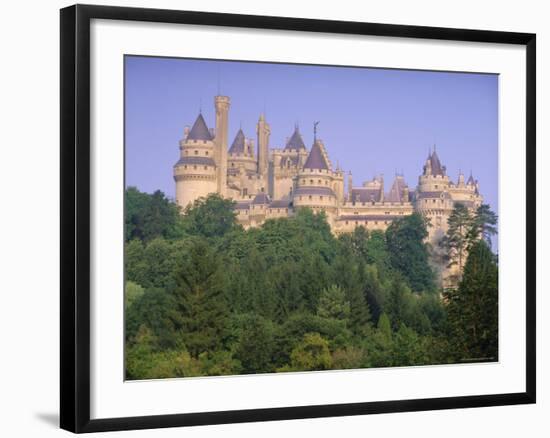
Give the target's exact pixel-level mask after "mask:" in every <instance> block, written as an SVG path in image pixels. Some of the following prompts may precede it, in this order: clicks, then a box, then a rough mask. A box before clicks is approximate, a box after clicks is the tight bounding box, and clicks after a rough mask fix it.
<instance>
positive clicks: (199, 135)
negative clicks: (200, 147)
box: [186, 114, 212, 140]
mask: <svg viewBox="0 0 550 438" xmlns="http://www.w3.org/2000/svg"><path fill="white" fill-rule="evenodd" d="M186 140H212V135H210V130H209V129H208V126H206V122H205V121H204V117H203V116H202V114H199V116H198V117H197V120H195V123H194V124H193V127H192V128H191V131H189V135H188V136H187V139H186Z"/></svg>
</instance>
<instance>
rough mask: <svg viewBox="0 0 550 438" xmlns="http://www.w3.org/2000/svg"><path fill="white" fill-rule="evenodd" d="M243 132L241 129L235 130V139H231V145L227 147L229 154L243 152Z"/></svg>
mask: <svg viewBox="0 0 550 438" xmlns="http://www.w3.org/2000/svg"><path fill="white" fill-rule="evenodd" d="M244 143H245V138H244V133H243V130H242V129H239V132H237V135H236V136H235V139H234V140H233V143H232V144H231V147H230V148H229V153H230V154H243V153H244V152H245V150H244Z"/></svg>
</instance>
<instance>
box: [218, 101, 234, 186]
mask: <svg viewBox="0 0 550 438" xmlns="http://www.w3.org/2000/svg"><path fill="white" fill-rule="evenodd" d="M214 105H215V107H216V136H215V137H214V142H215V144H216V154H215V160H216V165H217V192H218V193H219V194H220V195H221V196H225V195H226V187H227V131H228V126H229V106H230V105H231V100H230V99H229V97H227V96H216V97H215V98H214Z"/></svg>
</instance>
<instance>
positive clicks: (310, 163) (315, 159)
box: [304, 141, 329, 170]
mask: <svg viewBox="0 0 550 438" xmlns="http://www.w3.org/2000/svg"><path fill="white" fill-rule="evenodd" d="M328 168H329V166H328V163H327V160H326V159H325V156H324V154H323V151H322V150H321V145H320V144H319V142H317V141H316V142H315V143H313V146H312V147H311V151H310V152H309V155H308V157H307V160H306V162H305V164H304V169H325V170H328Z"/></svg>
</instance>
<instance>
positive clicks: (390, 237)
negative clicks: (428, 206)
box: [386, 213, 434, 292]
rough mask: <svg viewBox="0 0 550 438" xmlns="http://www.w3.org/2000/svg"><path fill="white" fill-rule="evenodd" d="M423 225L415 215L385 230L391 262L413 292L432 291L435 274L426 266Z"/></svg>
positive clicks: (395, 222)
mask: <svg viewBox="0 0 550 438" xmlns="http://www.w3.org/2000/svg"><path fill="white" fill-rule="evenodd" d="M427 236H428V232H427V230H426V221H425V219H424V218H423V217H422V216H421V215H420V214H418V213H413V214H411V215H410V216H406V217H404V218H400V219H397V220H394V221H393V222H392V223H391V225H390V226H389V227H388V228H387V230H386V242H387V246H388V252H389V255H390V262H391V265H392V267H393V268H394V269H396V270H398V271H400V272H401V273H402V274H403V276H404V277H405V279H406V280H407V282H408V283H409V285H410V286H411V288H412V289H413V290H414V291H416V292H420V291H426V290H432V289H433V288H434V274H433V272H432V269H431V267H430V265H429V263H428V249H427V246H426V244H425V243H424V239H425V238H426V237H427Z"/></svg>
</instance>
